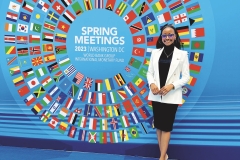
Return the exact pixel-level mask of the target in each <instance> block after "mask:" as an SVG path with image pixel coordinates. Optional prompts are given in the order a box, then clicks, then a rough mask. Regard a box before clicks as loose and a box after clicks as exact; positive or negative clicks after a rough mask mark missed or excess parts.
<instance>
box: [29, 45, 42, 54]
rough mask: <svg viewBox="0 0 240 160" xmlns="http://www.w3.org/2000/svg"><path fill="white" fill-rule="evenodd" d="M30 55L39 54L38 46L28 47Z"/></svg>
mask: <svg viewBox="0 0 240 160" xmlns="http://www.w3.org/2000/svg"><path fill="white" fill-rule="evenodd" d="M29 50H30V55H35V54H41V49H40V46H34V47H29Z"/></svg>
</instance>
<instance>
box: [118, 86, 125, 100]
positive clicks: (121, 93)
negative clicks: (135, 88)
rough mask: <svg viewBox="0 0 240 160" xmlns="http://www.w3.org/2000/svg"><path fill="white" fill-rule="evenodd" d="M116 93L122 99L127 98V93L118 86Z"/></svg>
mask: <svg viewBox="0 0 240 160" xmlns="http://www.w3.org/2000/svg"><path fill="white" fill-rule="evenodd" d="M117 93H118V95H119V97H120V98H121V99H122V100H124V99H126V98H128V97H127V93H126V92H125V90H124V89H123V88H119V89H118V90H117Z"/></svg>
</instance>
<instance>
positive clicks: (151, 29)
mask: <svg viewBox="0 0 240 160" xmlns="http://www.w3.org/2000/svg"><path fill="white" fill-rule="evenodd" d="M145 31H146V35H152V34H156V33H157V32H158V25H157V24H153V25H150V26H148V27H145Z"/></svg>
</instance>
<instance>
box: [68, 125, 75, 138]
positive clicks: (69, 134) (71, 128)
mask: <svg viewBox="0 0 240 160" xmlns="http://www.w3.org/2000/svg"><path fill="white" fill-rule="evenodd" d="M76 132H77V128H76V127H74V126H71V127H70V128H69V131H68V137H71V138H75V135H76Z"/></svg>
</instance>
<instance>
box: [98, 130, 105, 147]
mask: <svg viewBox="0 0 240 160" xmlns="http://www.w3.org/2000/svg"><path fill="white" fill-rule="evenodd" d="M99 143H101V144H106V143H107V132H100V133H99Z"/></svg>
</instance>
